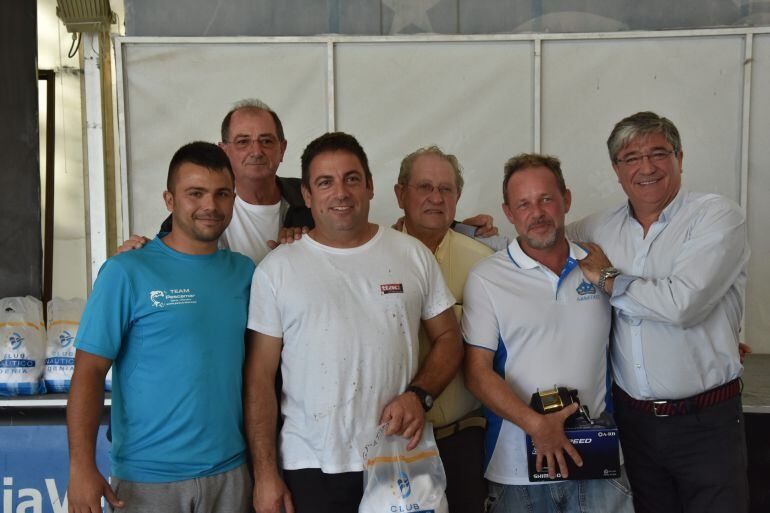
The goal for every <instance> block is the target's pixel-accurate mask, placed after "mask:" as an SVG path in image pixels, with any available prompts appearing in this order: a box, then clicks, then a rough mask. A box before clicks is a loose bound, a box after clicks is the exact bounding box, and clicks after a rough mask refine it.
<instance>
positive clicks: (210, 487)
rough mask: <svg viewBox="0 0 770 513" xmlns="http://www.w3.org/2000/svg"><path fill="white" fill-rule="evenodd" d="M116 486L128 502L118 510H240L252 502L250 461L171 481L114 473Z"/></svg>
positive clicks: (173, 512)
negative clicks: (135, 478) (125, 477)
mask: <svg viewBox="0 0 770 513" xmlns="http://www.w3.org/2000/svg"><path fill="white" fill-rule="evenodd" d="M112 489H113V490H114V491H115V494H116V495H117V496H118V498H119V499H120V500H122V501H123V502H124V503H125V506H124V507H122V508H120V509H113V508H112V507H111V506H110V505H109V503H108V504H107V511H108V512H114V513H239V512H246V511H249V507H250V505H251V477H249V470H248V467H247V466H246V464H243V465H241V466H240V467H237V468H235V469H233V470H230V471H228V472H223V473H222V474H216V475H213V476H208V477H198V478H195V479H187V480H185V481H174V482H171V483H137V482H134V481H124V480H122V479H118V478H116V477H114V476H113V477H112Z"/></svg>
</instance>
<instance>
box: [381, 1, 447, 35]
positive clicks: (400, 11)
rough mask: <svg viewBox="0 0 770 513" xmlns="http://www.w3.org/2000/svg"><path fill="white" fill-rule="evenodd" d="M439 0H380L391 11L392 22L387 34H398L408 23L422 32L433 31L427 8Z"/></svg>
mask: <svg viewBox="0 0 770 513" xmlns="http://www.w3.org/2000/svg"><path fill="white" fill-rule="evenodd" d="M439 2H441V0H382V3H383V4H385V5H386V6H387V7H388V8H389V9H390V10H391V11H393V23H391V25H390V30H389V31H388V34H399V33H400V32H401V31H402V30H404V29H405V28H406V27H408V26H409V25H414V26H415V27H417V28H419V29H421V30H422V31H423V32H433V25H431V23H430V19H429V18H428V10H430V8H431V7H433V6H435V5H436V4H438V3H439Z"/></svg>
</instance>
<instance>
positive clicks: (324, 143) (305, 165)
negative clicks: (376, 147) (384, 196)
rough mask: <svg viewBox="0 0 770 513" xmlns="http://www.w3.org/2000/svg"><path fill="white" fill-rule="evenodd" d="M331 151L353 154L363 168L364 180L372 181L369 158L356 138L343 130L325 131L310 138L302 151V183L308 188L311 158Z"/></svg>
mask: <svg viewBox="0 0 770 513" xmlns="http://www.w3.org/2000/svg"><path fill="white" fill-rule="evenodd" d="M332 151H346V152H348V153H352V154H353V155H355V156H356V157H357V158H358V161H359V162H361V166H362V167H363V168H364V175H365V176H366V181H367V182H369V183H371V182H372V172H371V171H370V170H369V159H367V158H366V153H365V152H364V149H363V148H362V147H361V144H359V142H358V141H357V140H356V138H355V137H353V136H352V135H350V134H346V133H345V132H327V133H325V134H323V135H322V136H320V137H317V138H316V139H314V140H312V141H311V142H310V144H308V145H307V147H306V148H305V151H303V152H302V185H304V186H305V187H307V188H308V189H310V163H311V162H312V161H313V159H314V158H316V157H317V156H318V155H320V154H321V153H327V152H332Z"/></svg>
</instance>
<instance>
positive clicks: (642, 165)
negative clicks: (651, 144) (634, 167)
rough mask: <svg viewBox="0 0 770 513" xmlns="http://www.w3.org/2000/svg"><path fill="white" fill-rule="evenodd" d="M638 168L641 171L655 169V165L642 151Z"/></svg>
mask: <svg viewBox="0 0 770 513" xmlns="http://www.w3.org/2000/svg"><path fill="white" fill-rule="evenodd" d="M639 169H640V170H641V171H642V172H647V171H651V170H653V169H655V165H654V164H653V163H652V159H651V158H650V156H649V155H648V154H646V153H642V154H641V155H640V156H639Z"/></svg>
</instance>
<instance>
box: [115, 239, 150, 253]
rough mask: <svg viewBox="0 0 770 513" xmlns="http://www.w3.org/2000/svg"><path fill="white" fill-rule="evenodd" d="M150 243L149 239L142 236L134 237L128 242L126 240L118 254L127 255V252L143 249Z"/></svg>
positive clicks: (119, 248) (119, 247)
mask: <svg viewBox="0 0 770 513" xmlns="http://www.w3.org/2000/svg"><path fill="white" fill-rule="evenodd" d="M148 242H150V239H148V238H147V237H144V236H142V235H132V236H131V237H129V238H128V239H127V240H125V241H124V242H123V244H121V245H120V246H118V249H117V251H116V253H125V252H126V251H131V250H133V249H141V248H143V247H144V245H145V244H147V243H148Z"/></svg>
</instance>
